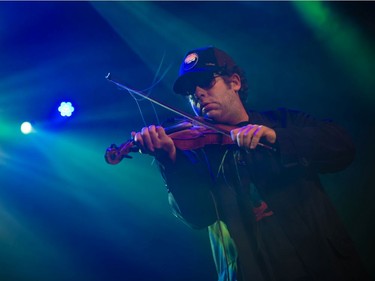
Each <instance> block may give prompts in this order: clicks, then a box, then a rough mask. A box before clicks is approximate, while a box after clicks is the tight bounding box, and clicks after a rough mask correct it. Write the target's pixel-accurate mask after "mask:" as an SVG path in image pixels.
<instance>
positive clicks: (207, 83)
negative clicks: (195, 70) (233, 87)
mask: <svg viewBox="0 0 375 281" xmlns="http://www.w3.org/2000/svg"><path fill="white" fill-rule="evenodd" d="M214 78H215V76H214V74H213V73H204V74H200V75H199V76H198V77H196V78H195V79H194V80H192V81H190V83H189V85H187V87H186V92H187V94H194V93H195V88H196V87H197V86H198V87H200V88H203V89H208V88H211V86H212V81H213V79H214Z"/></svg>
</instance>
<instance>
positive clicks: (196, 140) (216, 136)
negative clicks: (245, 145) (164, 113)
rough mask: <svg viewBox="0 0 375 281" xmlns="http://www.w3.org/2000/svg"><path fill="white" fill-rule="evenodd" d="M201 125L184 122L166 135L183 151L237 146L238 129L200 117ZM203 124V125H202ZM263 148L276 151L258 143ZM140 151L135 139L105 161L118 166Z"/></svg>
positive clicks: (110, 149) (110, 151) (111, 152)
mask: <svg viewBox="0 0 375 281" xmlns="http://www.w3.org/2000/svg"><path fill="white" fill-rule="evenodd" d="M196 119H197V120H199V119H200V120H199V121H197V122H199V123H200V124H199V125H196V124H194V123H193V122H188V121H183V122H180V123H178V124H176V125H173V126H171V127H166V128H165V129H164V130H165V132H166V134H167V135H168V136H169V137H171V138H172V140H173V143H174V145H175V146H176V148H178V149H181V150H190V149H199V148H202V147H204V146H206V145H210V144H218V145H230V144H235V143H234V142H233V140H232V138H231V136H230V130H232V129H234V128H236V127H234V126H228V125H222V124H215V125H212V124H210V125H207V124H205V123H206V122H207V121H205V120H204V119H202V118H200V117H196ZM202 124H203V125H202ZM258 145H260V146H261V147H264V148H267V149H271V150H274V148H273V147H270V146H268V145H265V144H263V143H258ZM137 151H140V148H139V147H138V146H137V143H136V141H135V140H134V139H130V140H128V141H126V142H125V143H123V144H121V145H120V146H119V147H118V146H117V145H115V144H112V145H111V146H110V147H108V148H107V150H106V152H105V156H104V157H105V160H106V162H107V163H108V164H112V165H114V164H118V163H120V162H121V160H122V159H124V158H132V157H131V156H129V153H130V152H137Z"/></svg>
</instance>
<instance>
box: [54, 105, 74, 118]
mask: <svg viewBox="0 0 375 281" xmlns="http://www.w3.org/2000/svg"><path fill="white" fill-rule="evenodd" d="M58 110H59V111H60V114H61V116H66V117H70V116H71V115H72V113H73V111H74V107H73V106H72V103H71V102H62V103H61V104H60V106H59V108H58Z"/></svg>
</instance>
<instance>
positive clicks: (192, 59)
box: [184, 53, 198, 70]
mask: <svg viewBox="0 0 375 281" xmlns="http://www.w3.org/2000/svg"><path fill="white" fill-rule="evenodd" d="M197 63H198V55H197V53H191V54H188V55H187V56H186V58H185V60H184V68H185V70H189V69H192V68H193V67H194V66H195V65H196V64H197Z"/></svg>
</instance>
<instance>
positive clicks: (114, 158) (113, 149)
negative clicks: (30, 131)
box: [104, 140, 139, 165]
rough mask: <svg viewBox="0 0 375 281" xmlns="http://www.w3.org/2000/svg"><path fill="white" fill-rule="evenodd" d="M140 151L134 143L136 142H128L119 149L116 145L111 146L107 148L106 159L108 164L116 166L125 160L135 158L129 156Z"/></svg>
mask: <svg viewBox="0 0 375 281" xmlns="http://www.w3.org/2000/svg"><path fill="white" fill-rule="evenodd" d="M138 150H139V148H138V147H137V145H136V144H135V143H134V140H128V141H127V142H125V143H123V144H121V145H120V146H119V147H118V146H117V145H115V144H111V146H110V147H108V148H107V150H106V152H105V155H104V158H105V161H106V162H107V163H108V164H112V165H115V164H118V163H120V162H121V160H122V159H123V158H133V157H131V156H129V155H128V154H129V153H130V152H136V151H138Z"/></svg>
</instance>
